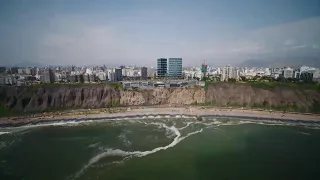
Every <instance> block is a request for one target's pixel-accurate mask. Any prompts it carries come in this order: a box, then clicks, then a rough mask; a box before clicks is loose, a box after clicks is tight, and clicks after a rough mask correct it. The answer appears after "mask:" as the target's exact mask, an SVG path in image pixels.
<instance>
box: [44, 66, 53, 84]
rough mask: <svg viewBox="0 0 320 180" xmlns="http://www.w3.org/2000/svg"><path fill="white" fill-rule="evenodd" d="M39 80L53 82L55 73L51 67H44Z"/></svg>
mask: <svg viewBox="0 0 320 180" xmlns="http://www.w3.org/2000/svg"><path fill="white" fill-rule="evenodd" d="M40 80H41V82H43V83H53V82H54V80H55V74H54V72H53V70H52V69H50V68H49V69H44V71H43V74H42V75H41V79H40Z"/></svg>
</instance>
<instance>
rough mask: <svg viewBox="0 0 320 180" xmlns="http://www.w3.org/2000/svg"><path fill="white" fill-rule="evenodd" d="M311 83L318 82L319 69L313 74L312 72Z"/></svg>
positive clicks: (319, 80) (319, 79) (319, 77)
mask: <svg viewBox="0 0 320 180" xmlns="http://www.w3.org/2000/svg"><path fill="white" fill-rule="evenodd" d="M312 81H314V82H318V83H319V82H320V69H319V68H317V69H316V70H315V71H314V72H313V78H312Z"/></svg>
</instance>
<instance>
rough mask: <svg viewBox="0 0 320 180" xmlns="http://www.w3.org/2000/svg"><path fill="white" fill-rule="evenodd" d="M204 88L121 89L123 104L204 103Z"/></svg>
mask: <svg viewBox="0 0 320 180" xmlns="http://www.w3.org/2000/svg"><path fill="white" fill-rule="evenodd" d="M204 101H205V91H204V89H203V88H198V89H195V88H155V89H152V90H144V91H121V99H120V104H123V105H165V104H170V105H186V104H194V103H204Z"/></svg>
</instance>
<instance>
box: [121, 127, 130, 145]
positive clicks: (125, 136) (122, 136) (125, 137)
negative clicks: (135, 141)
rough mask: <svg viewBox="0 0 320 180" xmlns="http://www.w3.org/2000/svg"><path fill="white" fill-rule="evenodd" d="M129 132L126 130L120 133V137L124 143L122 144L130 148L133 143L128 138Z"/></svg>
mask: <svg viewBox="0 0 320 180" xmlns="http://www.w3.org/2000/svg"><path fill="white" fill-rule="evenodd" d="M128 132H129V131H128V130H126V129H125V130H124V131H123V132H121V133H120V135H119V136H118V138H119V140H120V141H122V143H123V144H124V145H125V146H130V145H131V144H132V143H131V141H129V139H128V137H127V133H128Z"/></svg>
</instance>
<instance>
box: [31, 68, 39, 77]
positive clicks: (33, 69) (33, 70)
mask: <svg viewBox="0 0 320 180" xmlns="http://www.w3.org/2000/svg"><path fill="white" fill-rule="evenodd" d="M30 74H31V75H32V76H35V75H37V74H38V68H31V69H30Z"/></svg>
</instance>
